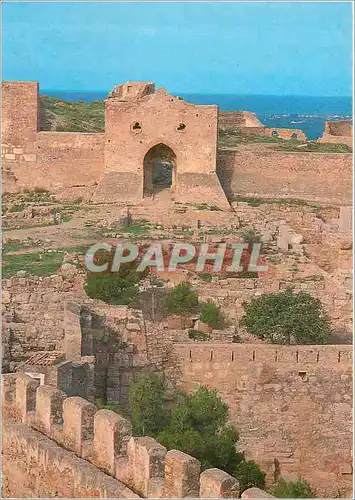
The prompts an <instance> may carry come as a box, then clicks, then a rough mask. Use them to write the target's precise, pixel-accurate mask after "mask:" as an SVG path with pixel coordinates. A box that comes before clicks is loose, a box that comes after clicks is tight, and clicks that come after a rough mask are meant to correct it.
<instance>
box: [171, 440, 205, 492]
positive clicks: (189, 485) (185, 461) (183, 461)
mask: <svg viewBox="0 0 355 500" xmlns="http://www.w3.org/2000/svg"><path fill="white" fill-rule="evenodd" d="M200 469H201V464H200V462H199V461H198V460H197V459H196V458H193V457H191V456H190V455H187V454H186V453H183V452H182V451H176V450H171V451H168V453H167V454H166V457H165V488H164V494H165V497H167V498H187V497H189V498H197V497H198V496H199V490H200Z"/></svg>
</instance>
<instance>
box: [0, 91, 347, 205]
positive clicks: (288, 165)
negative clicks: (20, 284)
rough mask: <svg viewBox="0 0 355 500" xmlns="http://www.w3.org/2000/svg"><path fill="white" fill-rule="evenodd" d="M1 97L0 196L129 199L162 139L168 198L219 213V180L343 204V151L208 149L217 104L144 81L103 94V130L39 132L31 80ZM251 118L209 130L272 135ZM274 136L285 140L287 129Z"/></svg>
mask: <svg viewBox="0 0 355 500" xmlns="http://www.w3.org/2000/svg"><path fill="white" fill-rule="evenodd" d="M2 95H3V125H2V134H3V136H2V147H3V150H2V159H3V190H4V191H5V192H6V191H13V192H16V191H20V190H23V189H33V188H35V187H42V188H45V189H49V190H51V191H54V192H60V191H62V192H63V191H66V190H67V189H68V188H74V189H79V188H84V187H85V188H90V189H91V193H90V195H89V196H92V197H93V198H92V199H93V200H94V201H98V202H102V201H122V200H123V201H125V200H126V201H130V202H132V201H134V200H139V199H141V198H142V196H143V191H144V182H145V181H144V170H145V169H144V159H145V155H146V153H147V152H148V151H149V150H150V148H152V147H154V146H156V145H159V144H160V143H162V144H164V145H166V147H168V148H170V149H171V150H172V152H173V154H175V156H176V186H175V194H176V201H180V202H183V203H188V202H190V203H196V202H199V201H202V202H205V201H206V200H207V201H209V202H214V203H216V204H217V205H219V206H220V207H221V208H228V207H229V205H228V202H227V200H226V197H225V195H224V193H223V190H222V188H221V185H220V182H221V184H222V185H223V189H224V192H225V193H226V194H227V196H231V195H233V194H245V195H255V194H256V193H257V194H259V195H260V196H266V197H286V198H287V197H299V198H305V199H312V200H313V201H315V200H317V199H319V200H322V201H325V202H329V203H340V201H341V202H342V203H344V200H346V202H350V200H351V187H350V186H351V172H352V165H351V155H350V154H336V155H335V154H324V153H323V154H315V153H287V152H285V153H280V152H270V153H268V152H266V153H264V152H263V153H257V152H255V153H254V152H252V153H251V152H245V153H244V152H243V154H239V153H237V152H231V151H228V152H227V151H218V152H217V149H216V147H217V124H218V108H217V106H195V105H193V104H189V103H186V102H184V101H183V100H181V99H179V98H177V97H173V96H170V95H169V94H168V93H167V92H166V91H164V90H163V89H158V91H157V92H154V84H152V83H146V82H131V83H128V84H125V85H122V86H117V87H116V88H115V89H114V91H113V92H111V94H110V95H109V98H108V99H107V101H106V131H105V133H104V134H100V133H92V134H88V133H77V132H41V131H39V122H40V120H39V112H40V110H39V106H38V83H37V82H4V83H3V90H2ZM249 115H250V116H249ZM252 115H253V114H252V113H246V112H220V113H219V125H220V126H222V127H223V126H224V127H227V128H228V127H230V126H232V125H230V124H231V123H237V125H238V123H239V125H240V126H241V125H243V133H244V132H245V131H249V132H251V133H253V131H254V132H255V131H257V132H258V133H264V134H269V135H270V134H272V131H273V130H272V129H267V128H266V127H263V126H259V125H258V124H257V122H258V120H257V118H256V117H254V116H252ZM236 116H237V118H236ZM254 122H255V123H256V125H255V123H254ZM157 124H158V125H159V126H158V125H157ZM239 125H238V127H239ZM134 127H136V128H134ZM232 127H234V125H233V126H232ZM296 132H297V134H301V132H300V131H296ZM278 133H279V136H280V137H281V136H282V137H284V135H285V134H286V135H285V137H286V138H289V134H290V133H291V131H287V130H286V129H279V130H278ZM292 133H294V131H292ZM299 137H301V135H299ZM334 137H335V136H334ZM337 137H338V136H337ZM338 139H339V137H338ZM350 139H351V137H350ZM216 164H217V167H216ZM216 168H217V170H218V177H219V179H218V178H217V176H216ZM128 186H129V187H130V189H128Z"/></svg>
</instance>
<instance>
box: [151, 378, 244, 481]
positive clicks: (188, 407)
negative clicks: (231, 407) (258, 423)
mask: <svg viewBox="0 0 355 500" xmlns="http://www.w3.org/2000/svg"><path fill="white" fill-rule="evenodd" d="M227 421H228V407H227V405H226V404H225V403H223V401H222V400H221V398H220V396H219V395H218V393H217V391H213V390H209V389H207V387H200V388H199V389H198V390H197V391H196V392H195V393H192V394H185V393H179V394H178V396H177V399H176V401H175V403H174V406H173V409H172V411H171V418H170V423H169V425H168V426H167V427H166V428H165V429H164V430H163V431H162V432H160V433H159V434H158V436H157V440H158V441H159V442H160V443H162V444H163V445H164V446H166V447H167V448H168V449H176V450H181V451H183V452H185V453H188V454H190V455H192V456H194V457H196V458H197V459H198V460H200V462H201V466H202V468H203V469H206V468H209V467H217V468H219V469H223V470H225V471H227V472H229V473H230V474H232V473H233V472H234V471H235V467H236V465H237V463H238V461H239V460H241V456H240V455H239V454H238V453H237V452H236V450H235V444H236V442H237V439H238V434H237V431H236V430H235V428H234V427H233V426H231V425H228V424H227Z"/></svg>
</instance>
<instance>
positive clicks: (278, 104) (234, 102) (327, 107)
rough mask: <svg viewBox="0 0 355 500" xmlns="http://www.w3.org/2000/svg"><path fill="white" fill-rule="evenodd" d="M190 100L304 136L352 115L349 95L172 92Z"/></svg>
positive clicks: (102, 94) (82, 96)
mask: <svg viewBox="0 0 355 500" xmlns="http://www.w3.org/2000/svg"><path fill="white" fill-rule="evenodd" d="M108 92H109V91H74V90H73V91H69V90H47V91H46V90H43V91H42V92H41V95H48V96H53V97H58V98H60V99H65V100H68V101H84V102H92V101H101V100H103V99H105V98H106V97H107V95H108ZM174 95H179V96H180V97H182V98H183V99H184V100H185V101H187V102H191V103H194V104H217V105H218V106H219V109H220V110H221V111H233V110H243V111H252V112H254V113H256V115H257V117H258V118H259V120H260V121H261V122H262V123H263V124H264V125H266V126H267V127H271V128H272V127H278V128H297V129H301V130H302V131H303V132H304V133H305V134H306V136H307V137H308V139H317V138H318V137H321V135H322V134H323V131H324V123H325V122H326V121H328V120H346V119H351V118H352V98H351V97H311V96H279V95H274V96H273V95H240V94H174Z"/></svg>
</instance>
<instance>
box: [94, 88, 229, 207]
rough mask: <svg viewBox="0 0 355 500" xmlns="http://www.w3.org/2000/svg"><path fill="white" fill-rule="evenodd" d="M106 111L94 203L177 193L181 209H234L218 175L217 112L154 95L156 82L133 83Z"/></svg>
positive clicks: (165, 94)
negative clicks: (202, 206)
mask: <svg viewBox="0 0 355 500" xmlns="http://www.w3.org/2000/svg"><path fill="white" fill-rule="evenodd" d="M105 109H106V112H105V113H106V114H105V144H104V157H105V165H104V171H103V175H102V177H101V179H100V181H99V184H98V186H97V189H96V190H95V193H94V195H93V200H94V201H95V202H101V201H105V202H107V201H111V202H114V201H119V202H121V203H122V202H127V203H135V202H139V200H141V199H142V198H143V197H144V196H151V195H152V194H153V193H154V192H157V191H160V190H161V189H164V188H173V190H174V196H173V198H174V201H175V202H176V203H191V204H194V203H213V204H214V205H217V206H218V207H220V208H225V209H229V208H230V206H229V203H228V200H227V198H226V196H225V193H224V192H223V189H222V186H221V184H220V182H219V179H218V177H217V174H216V154H217V122H218V108H217V106H212V105H209V106H201V105H195V104H192V103H188V102H185V101H183V100H182V99H181V98H179V97H176V96H172V95H170V94H169V93H168V92H166V90H164V89H158V90H157V91H156V92H155V88H154V84H153V83H152V82H128V83H127V84H124V85H119V86H117V87H115V88H114V90H113V91H112V92H111V93H110V95H109V97H108V99H107V100H106V102H105ZM177 159H178V165H177Z"/></svg>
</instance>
